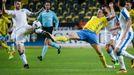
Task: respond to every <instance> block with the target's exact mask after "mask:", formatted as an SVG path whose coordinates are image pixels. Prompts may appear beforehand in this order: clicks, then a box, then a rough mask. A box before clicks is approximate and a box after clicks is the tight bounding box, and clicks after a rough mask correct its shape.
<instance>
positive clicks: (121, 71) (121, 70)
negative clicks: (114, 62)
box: [117, 69, 127, 73]
mask: <svg viewBox="0 0 134 75" xmlns="http://www.w3.org/2000/svg"><path fill="white" fill-rule="evenodd" d="M117 73H127V70H125V69H120V70H119V71H118V72H117Z"/></svg>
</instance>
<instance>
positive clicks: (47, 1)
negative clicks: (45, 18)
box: [44, 0, 52, 5]
mask: <svg viewBox="0 0 134 75" xmlns="http://www.w3.org/2000/svg"><path fill="white" fill-rule="evenodd" d="M46 3H50V5H51V4H52V2H51V1H50V0H46V1H45V2H44V4H46Z"/></svg>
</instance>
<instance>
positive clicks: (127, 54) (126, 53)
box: [121, 50, 134, 59]
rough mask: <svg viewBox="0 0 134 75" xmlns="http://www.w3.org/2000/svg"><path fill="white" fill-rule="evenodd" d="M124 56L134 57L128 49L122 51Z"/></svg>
mask: <svg viewBox="0 0 134 75" xmlns="http://www.w3.org/2000/svg"><path fill="white" fill-rule="evenodd" d="M121 54H122V55H123V56H126V57H128V58H130V59H134V56H133V55H132V54H130V53H128V52H127V51H125V50H123V51H122V53H121Z"/></svg>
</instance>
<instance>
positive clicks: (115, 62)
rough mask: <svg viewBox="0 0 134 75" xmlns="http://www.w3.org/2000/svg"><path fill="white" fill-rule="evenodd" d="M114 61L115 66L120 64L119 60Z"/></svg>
mask: <svg viewBox="0 0 134 75" xmlns="http://www.w3.org/2000/svg"><path fill="white" fill-rule="evenodd" d="M112 62H113V63H114V65H115V66H119V65H120V64H119V62H118V60H112Z"/></svg>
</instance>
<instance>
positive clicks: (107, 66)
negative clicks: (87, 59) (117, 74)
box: [106, 65, 115, 69]
mask: <svg viewBox="0 0 134 75" xmlns="http://www.w3.org/2000/svg"><path fill="white" fill-rule="evenodd" d="M106 68H110V69H114V68H115V66H112V65H106Z"/></svg>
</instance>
